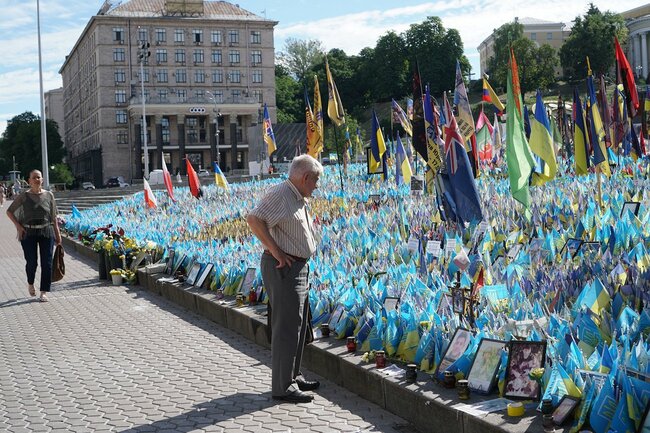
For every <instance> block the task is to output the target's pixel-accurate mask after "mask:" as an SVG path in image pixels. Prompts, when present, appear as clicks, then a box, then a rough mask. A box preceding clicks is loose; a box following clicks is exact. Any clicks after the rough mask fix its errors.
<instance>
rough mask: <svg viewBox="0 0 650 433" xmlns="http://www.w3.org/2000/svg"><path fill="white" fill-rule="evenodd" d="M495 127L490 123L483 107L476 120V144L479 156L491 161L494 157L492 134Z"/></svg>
mask: <svg viewBox="0 0 650 433" xmlns="http://www.w3.org/2000/svg"><path fill="white" fill-rule="evenodd" d="M493 132H494V128H493V127H492V125H491V124H490V119H488V118H487V116H486V115H485V113H484V112H483V109H481V113H480V114H479V115H478V120H477V121H476V146H477V147H478V157H479V159H480V160H481V161H490V160H491V159H492V134H493Z"/></svg>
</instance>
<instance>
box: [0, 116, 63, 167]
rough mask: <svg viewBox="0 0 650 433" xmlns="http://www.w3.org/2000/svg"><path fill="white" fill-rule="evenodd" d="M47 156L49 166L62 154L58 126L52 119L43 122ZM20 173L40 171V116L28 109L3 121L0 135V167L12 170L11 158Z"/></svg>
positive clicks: (57, 160) (58, 161)
mask: <svg viewBox="0 0 650 433" xmlns="http://www.w3.org/2000/svg"><path fill="white" fill-rule="evenodd" d="M46 135H47V156H48V162H49V164H50V165H53V164H58V163H60V162H61V161H62V160H63V157H64V156H65V149H64V147H63V141H62V140H61V136H60V135H59V126H58V125H57V123H56V122H55V121H54V120H51V119H47V121H46ZM14 157H15V160H16V166H17V169H18V170H19V171H21V173H22V175H23V176H25V175H27V174H28V172H29V171H30V170H33V169H39V170H42V161H41V119H40V117H39V116H36V115H35V114H33V113H31V112H25V113H22V114H19V115H18V116H15V117H14V118H12V119H11V120H10V121H9V122H8V123H7V128H6V129H5V131H4V132H3V134H2V137H0V170H1V172H3V173H6V172H7V171H9V170H12V165H13V158H14Z"/></svg>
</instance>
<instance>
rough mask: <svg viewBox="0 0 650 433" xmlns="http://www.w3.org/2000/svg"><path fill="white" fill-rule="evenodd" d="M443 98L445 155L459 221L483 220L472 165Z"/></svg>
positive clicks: (448, 106) (454, 119)
mask: <svg viewBox="0 0 650 433" xmlns="http://www.w3.org/2000/svg"><path fill="white" fill-rule="evenodd" d="M444 100H445V119H446V120H447V123H446V124H445V156H446V164H447V169H448V176H449V183H450V185H451V191H450V192H451V194H452V197H453V201H454V203H455V206H456V211H455V213H456V217H457V218H458V219H459V221H458V222H459V223H461V224H462V223H465V222H475V221H482V220H483V211H482V210H481V201H480V199H479V196H478V192H477V190H476V183H475V181H474V175H473V172H472V166H471V163H470V161H469V158H468V156H467V152H466V151H465V145H464V144H463V136H462V135H461V133H460V130H459V129H458V125H457V124H456V118H455V117H454V113H453V111H452V109H451V106H450V105H449V101H448V100H447V98H446V97H445V98H444Z"/></svg>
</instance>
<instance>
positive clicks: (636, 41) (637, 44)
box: [631, 34, 641, 74]
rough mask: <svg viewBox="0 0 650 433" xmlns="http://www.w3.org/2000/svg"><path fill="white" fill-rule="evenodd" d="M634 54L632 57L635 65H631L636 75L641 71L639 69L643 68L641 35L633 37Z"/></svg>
mask: <svg viewBox="0 0 650 433" xmlns="http://www.w3.org/2000/svg"><path fill="white" fill-rule="evenodd" d="M632 52H633V53H634V55H633V57H632V59H633V60H632V61H633V62H634V64H632V65H631V66H632V70H633V71H634V73H635V74H638V73H639V70H638V69H637V67H638V66H641V34H637V35H634V36H632Z"/></svg>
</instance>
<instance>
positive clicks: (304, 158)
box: [289, 153, 323, 178]
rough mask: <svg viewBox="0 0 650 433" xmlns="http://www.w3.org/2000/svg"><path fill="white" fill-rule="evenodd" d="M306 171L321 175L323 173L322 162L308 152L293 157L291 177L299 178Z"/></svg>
mask: <svg viewBox="0 0 650 433" xmlns="http://www.w3.org/2000/svg"><path fill="white" fill-rule="evenodd" d="M305 173H309V174H318V175H319V176H320V175H322V174H323V166H322V165H321V163H320V162H318V160H317V159H314V158H313V157H311V156H309V155H307V154H306V153H305V154H302V155H300V156H296V157H295V158H293V161H292V162H291V167H289V177H290V178H299V177H301V176H302V175H303V174H305Z"/></svg>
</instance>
